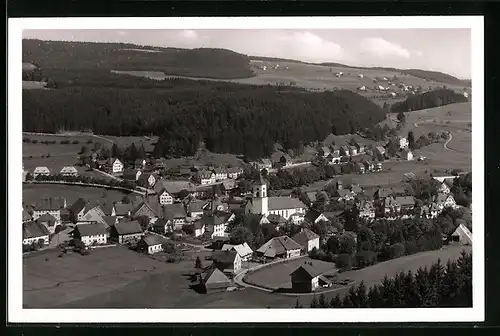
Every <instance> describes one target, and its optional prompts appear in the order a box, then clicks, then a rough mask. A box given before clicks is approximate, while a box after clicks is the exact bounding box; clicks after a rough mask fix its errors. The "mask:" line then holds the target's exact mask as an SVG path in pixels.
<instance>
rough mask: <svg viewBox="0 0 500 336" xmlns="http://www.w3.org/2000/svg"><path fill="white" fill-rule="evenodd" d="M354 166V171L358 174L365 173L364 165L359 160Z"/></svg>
mask: <svg viewBox="0 0 500 336" xmlns="http://www.w3.org/2000/svg"><path fill="white" fill-rule="evenodd" d="M354 167H355V168H356V172H357V173H358V174H364V173H365V166H364V165H363V164H362V163H361V162H356V163H355V165H354Z"/></svg>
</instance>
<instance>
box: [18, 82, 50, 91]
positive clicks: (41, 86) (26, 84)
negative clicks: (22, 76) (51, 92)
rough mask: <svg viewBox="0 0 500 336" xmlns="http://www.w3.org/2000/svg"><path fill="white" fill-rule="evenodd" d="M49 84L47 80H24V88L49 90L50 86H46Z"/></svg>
mask: <svg viewBox="0 0 500 336" xmlns="http://www.w3.org/2000/svg"><path fill="white" fill-rule="evenodd" d="M45 85H47V82H34V81H24V80H23V90H39V89H43V90H48V88H46V87H45Z"/></svg>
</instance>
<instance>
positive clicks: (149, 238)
mask: <svg viewBox="0 0 500 336" xmlns="http://www.w3.org/2000/svg"><path fill="white" fill-rule="evenodd" d="M142 240H143V241H144V243H146V245H148V246H155V245H161V244H163V243H165V242H166V241H167V240H166V239H165V238H163V237H162V236H158V235H154V234H147V235H145V236H144V237H142Z"/></svg>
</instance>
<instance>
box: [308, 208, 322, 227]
mask: <svg viewBox="0 0 500 336" xmlns="http://www.w3.org/2000/svg"><path fill="white" fill-rule="evenodd" d="M304 220H306V221H307V222H309V223H311V224H316V223H319V222H321V221H324V222H327V221H328V218H326V217H325V215H323V214H322V213H321V212H319V211H316V210H314V209H311V210H309V211H307V212H306V214H305V216H304Z"/></svg>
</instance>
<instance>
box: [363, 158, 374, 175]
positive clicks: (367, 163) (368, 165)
mask: <svg viewBox="0 0 500 336" xmlns="http://www.w3.org/2000/svg"><path fill="white" fill-rule="evenodd" d="M363 164H364V166H365V171H368V172H373V171H375V165H374V164H373V162H372V161H370V160H366V161H365V162H363Z"/></svg>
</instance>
